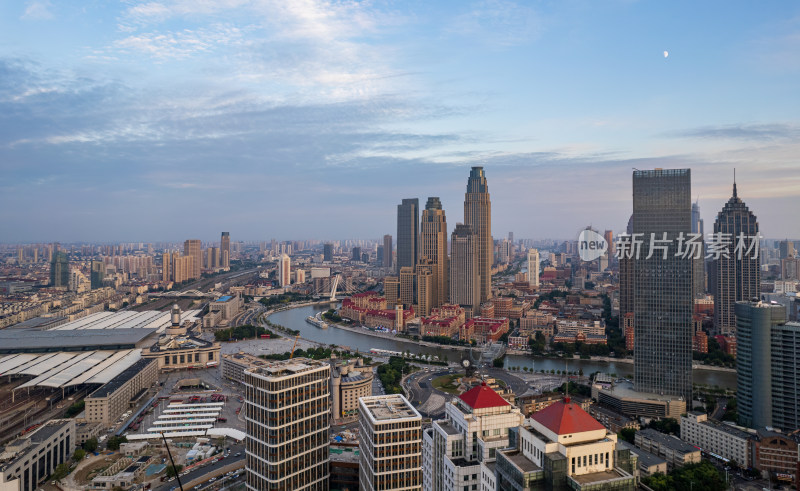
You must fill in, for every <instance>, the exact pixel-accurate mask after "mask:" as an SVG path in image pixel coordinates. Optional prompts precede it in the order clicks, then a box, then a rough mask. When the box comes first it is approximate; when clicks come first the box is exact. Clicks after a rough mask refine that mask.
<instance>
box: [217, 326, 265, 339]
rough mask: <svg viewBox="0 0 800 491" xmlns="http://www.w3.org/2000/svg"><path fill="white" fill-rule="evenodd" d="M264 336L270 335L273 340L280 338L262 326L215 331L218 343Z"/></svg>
mask: <svg viewBox="0 0 800 491" xmlns="http://www.w3.org/2000/svg"><path fill="white" fill-rule="evenodd" d="M262 334H269V336H270V337H271V338H280V336H278V335H277V334H275V333H274V332H272V331H270V330H269V329H266V328H263V327H261V326H253V325H250V324H245V325H244V326H237V327H229V328H227V329H218V330H216V331H214V339H216V340H217V341H230V340H231V339H251V338H257V337H259V336H261V335H262Z"/></svg>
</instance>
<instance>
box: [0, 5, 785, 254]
mask: <svg viewBox="0 0 800 491" xmlns="http://www.w3.org/2000/svg"><path fill="white" fill-rule="evenodd" d="M665 51H668V52H669V56H668V57H665V56H664V52H665ZM798 53H800V4H798V3H796V2H757V3H755V2H636V1H622V0H620V1H609V2H595V1H588V0H587V1H552V2H518V3H515V2H510V1H502V0H496V1H479V2H466V1H457V2H429V1H428V2H424V1H419V2H415V1H402V2H400V1H388V2H381V1H374V2H355V1H353V2H320V1H315V0H294V1H291V2H285V1H260V0H255V1H247V0H175V1H168V0H164V1H136V0H125V1H121V2H110V1H109V2H105V1H85V2H56V1H50V2H48V1H46V0H31V1H27V2H23V1H19V2H18V1H6V2H2V3H0V230H2V234H0V241H3V242H17V241H22V242H26V241H50V240H60V241H65V242H69V241H81V240H86V241H117V240H119V241H140V240H141V241H159V240H183V239H184V238H186V237H200V238H203V239H214V238H216V237H218V235H219V231H220V230H229V231H230V232H231V235H232V237H234V238H235V239H245V240H265V239H270V238H277V239H291V238H309V239H313V238H317V239H329V238H336V239H339V238H371V237H380V236H382V235H383V234H384V233H392V234H394V230H395V226H396V225H395V221H394V220H395V209H396V205H397V203H399V202H400V200H401V199H402V198H408V197H419V198H420V200H421V201H423V202H424V200H425V198H426V197H427V196H439V197H441V200H442V203H443V206H444V209H445V212H446V213H447V218H448V222H449V226H450V227H451V228H452V227H454V226H455V223H456V222H459V221H462V220H463V193H464V190H465V186H466V180H467V176H468V174H469V168H470V166H473V165H483V166H484V167H485V169H486V174H487V178H488V180H489V189H490V192H491V194H492V205H493V210H492V211H493V217H492V220H493V233H494V235H495V236H496V237H499V236H504V235H505V234H507V232H508V231H512V230H513V231H514V233H515V236H516V237H520V238H522V237H531V238H571V237H573V236H576V235H577V231H578V230H579V229H580V228H582V227H584V226H586V225H588V224H592V225H594V226H595V227H596V228H600V229H605V228H609V229H613V230H622V229H624V227H625V224H626V223H627V217H628V215H629V214H630V210H631V169H632V168H634V167H635V168H640V169H646V168H654V167H665V168H670V167H690V168H691V169H692V177H693V179H692V186H693V194H694V195H695V196H698V197H699V199H700V206H701V210H702V213H703V216H704V218H705V220H706V223H710V222H712V221H713V219H714V216H715V214H716V212H717V211H718V210H719V209H720V208H721V207H722V204H723V203H724V201H726V200H727V198H728V197H729V196H730V192H731V184H732V177H733V169H734V167H735V168H736V173H737V181H738V183H739V194H740V196H742V197H743V198H744V199H745V201H746V202H747V203H748V204H749V205H750V208H751V209H753V210H754V211H755V213H756V214H757V216H758V218H759V222H760V224H761V230H762V233H763V235H765V236H767V237H775V238H782V237H795V238H800V221H798V220H797V219H796V212H797V209H798V205H800V121H799V120H798V115H799V114H800V95H798V94H800V55H799V54H798ZM707 227H708V226H707Z"/></svg>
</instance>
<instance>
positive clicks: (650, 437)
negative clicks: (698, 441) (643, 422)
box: [634, 428, 700, 470]
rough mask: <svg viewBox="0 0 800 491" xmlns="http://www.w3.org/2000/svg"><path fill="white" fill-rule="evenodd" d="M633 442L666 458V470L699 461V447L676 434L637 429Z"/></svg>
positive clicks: (646, 450)
mask: <svg viewBox="0 0 800 491" xmlns="http://www.w3.org/2000/svg"><path fill="white" fill-rule="evenodd" d="M634 443H635V445H636V446H637V447H638V448H641V449H642V450H644V451H645V452H650V453H651V454H653V455H657V456H659V457H661V458H662V459H664V460H666V461H667V469H668V470H672V469H675V468H678V467H683V466H684V465H686V464H696V463H698V462H700V449H698V448H696V447H694V446H693V445H689V444H688V443H686V442H684V441H682V440H681V439H680V438H678V437H676V436H673V435H665V434H664V433H660V432H658V431H656V430H654V429H652V428H645V429H644V430H640V431H637V432H636V436H635V437H634Z"/></svg>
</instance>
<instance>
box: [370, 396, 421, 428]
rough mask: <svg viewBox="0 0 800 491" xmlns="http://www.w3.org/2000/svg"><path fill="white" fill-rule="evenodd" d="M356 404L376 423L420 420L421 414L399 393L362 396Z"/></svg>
mask: <svg viewBox="0 0 800 491" xmlns="http://www.w3.org/2000/svg"><path fill="white" fill-rule="evenodd" d="M358 404H359V406H361V408H362V412H363V413H364V414H366V415H367V416H369V418H370V419H371V420H372V422H373V423H376V424H380V423H386V422H390V421H397V420H408V419H411V420H419V421H422V416H420V414H419V413H418V412H417V410H416V409H414V406H412V405H411V403H410V402H408V399H406V398H405V397H404V396H402V395H401V394H387V395H382V396H372V397H362V398H360V399H359V400H358Z"/></svg>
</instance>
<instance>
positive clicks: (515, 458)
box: [500, 450, 542, 473]
mask: <svg viewBox="0 0 800 491" xmlns="http://www.w3.org/2000/svg"><path fill="white" fill-rule="evenodd" d="M500 453H502V454H503V457H505V459H506V460H508V461H509V462H511V463H512V464H514V465H515V466H517V467H518V468H519V469H520V470H521V471H522V472H523V473H528V472H536V471H541V470H542V468H541V467H539V466H538V465H536V464H534V463H533V462H531V461H530V460H528V458H527V457H525V456H524V455H523V454H522V452H520V451H519V450H509V451H505V452H502V451H501V452H500Z"/></svg>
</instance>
